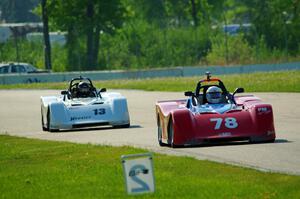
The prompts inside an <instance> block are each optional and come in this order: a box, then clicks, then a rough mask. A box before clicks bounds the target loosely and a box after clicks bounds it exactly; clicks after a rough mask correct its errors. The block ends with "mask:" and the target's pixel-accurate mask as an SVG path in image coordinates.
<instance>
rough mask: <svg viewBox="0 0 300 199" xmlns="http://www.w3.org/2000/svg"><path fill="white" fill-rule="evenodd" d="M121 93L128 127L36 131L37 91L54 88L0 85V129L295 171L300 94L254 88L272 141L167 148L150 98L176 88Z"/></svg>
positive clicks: (299, 164) (299, 167)
mask: <svg viewBox="0 0 300 199" xmlns="http://www.w3.org/2000/svg"><path fill="white" fill-rule="evenodd" d="M118 92H121V93H122V94H123V95H125V96H126V97H127V100H128V105H129V112H130V119H131V125H132V126H131V128H128V129H112V128H109V127H100V128H92V129H88V130H79V131H78V130H77V131H63V132H59V133H49V132H43V131H42V130H41V116H40V96H46V95H58V94H59V93H60V91H58V90H1V91H0V133H8V134H10V135H17V136H24V137H29V138H39V139H48V140H59V141H70V142H77V143H93V144H106V145H114V146H120V145H130V146H135V147H140V148H146V149H149V150H151V151H155V152H160V153H167V154H173V155H184V156H192V157H195V158H197V159H209V160H213V161H218V162H227V163H230V164H237V165H242V166H246V167H252V168H257V169H260V170H268V171H269V170H270V171H275V172H283V173H290V174H296V175H300V107H299V103H300V93H255V95H256V96H258V97H260V98H262V99H263V101H265V102H267V103H271V104H272V106H273V110H274V117H275V128H276V135H277V138H276V141H275V143H268V144H248V143H243V144H241V143H237V144H229V145H217V146H202V147H191V148H178V149H171V148H168V147H160V146H159V145H158V143H157V127H156V116H155V102H156V101H157V100H166V99H179V98H184V96H183V93H182V92H146V91H135V90H120V91H118Z"/></svg>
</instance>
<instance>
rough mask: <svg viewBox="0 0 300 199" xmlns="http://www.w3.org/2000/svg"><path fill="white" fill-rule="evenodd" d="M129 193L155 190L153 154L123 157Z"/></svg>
mask: <svg viewBox="0 0 300 199" xmlns="http://www.w3.org/2000/svg"><path fill="white" fill-rule="evenodd" d="M121 159H122V165H123V171H124V176H125V184H126V190H127V193H128V194H140V193H149V192H150V193H151V192H154V190H155V185H154V174H153V163H152V154H151V153H145V154H135V155H123V156H122V157H121Z"/></svg>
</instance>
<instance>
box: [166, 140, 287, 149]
mask: <svg viewBox="0 0 300 199" xmlns="http://www.w3.org/2000/svg"><path fill="white" fill-rule="evenodd" d="M282 143H292V141H289V140H286V139H276V140H275V141H274V142H255V143H254V142H249V141H248V140H244V141H227V142H225V141H224V142H205V143H201V144H195V145H190V146H182V145H176V146H175V147H174V148H202V147H216V146H238V145H240V146H242V145H253V144H282ZM163 147H165V146H163ZM167 147H170V146H167Z"/></svg>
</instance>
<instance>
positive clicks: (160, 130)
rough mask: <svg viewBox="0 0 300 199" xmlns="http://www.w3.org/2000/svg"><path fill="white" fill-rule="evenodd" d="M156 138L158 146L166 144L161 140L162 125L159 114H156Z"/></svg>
mask: <svg viewBox="0 0 300 199" xmlns="http://www.w3.org/2000/svg"><path fill="white" fill-rule="evenodd" d="M157 139H158V144H159V146H166V144H165V143H163V142H162V126H161V122H160V119H159V115H157Z"/></svg>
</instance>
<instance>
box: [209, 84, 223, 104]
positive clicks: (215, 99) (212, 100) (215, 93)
mask: <svg viewBox="0 0 300 199" xmlns="http://www.w3.org/2000/svg"><path fill="white" fill-rule="evenodd" d="M206 99H207V102H208V103H209V104H219V103H221V101H222V90H221V88H219V87H217V86H211V87H209V88H208V89H207V91H206Z"/></svg>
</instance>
